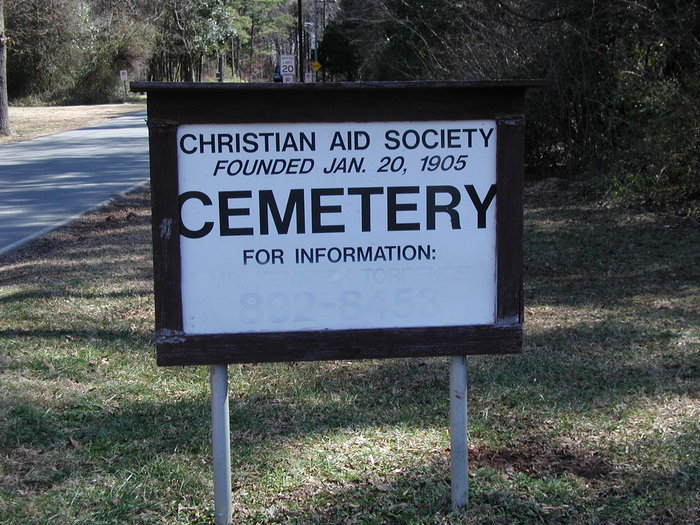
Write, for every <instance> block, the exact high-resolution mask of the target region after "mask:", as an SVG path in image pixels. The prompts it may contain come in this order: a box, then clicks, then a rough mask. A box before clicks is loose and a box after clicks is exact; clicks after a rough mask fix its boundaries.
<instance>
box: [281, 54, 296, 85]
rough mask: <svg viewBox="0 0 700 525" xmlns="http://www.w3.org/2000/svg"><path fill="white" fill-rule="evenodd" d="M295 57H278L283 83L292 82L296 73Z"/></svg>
mask: <svg viewBox="0 0 700 525" xmlns="http://www.w3.org/2000/svg"><path fill="white" fill-rule="evenodd" d="M296 60H297V57H296V56H295V55H280V73H281V74H282V79H283V80H282V81H283V82H284V83H289V82H294V76H295V74H296V71H297V66H296Z"/></svg>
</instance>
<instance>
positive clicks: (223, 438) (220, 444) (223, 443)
mask: <svg viewBox="0 0 700 525" xmlns="http://www.w3.org/2000/svg"><path fill="white" fill-rule="evenodd" d="M209 381H210V384H211V443H212V454H213V459H214V520H215V521H214V523H215V524H216V525H231V515H232V506H231V429H230V425H229V412H228V367H227V366H226V365H212V367H211V370H210V375H209Z"/></svg>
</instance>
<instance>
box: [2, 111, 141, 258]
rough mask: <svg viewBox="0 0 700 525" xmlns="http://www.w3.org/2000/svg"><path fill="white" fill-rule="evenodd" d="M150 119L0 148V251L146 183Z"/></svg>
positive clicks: (131, 117)
mask: <svg viewBox="0 0 700 525" xmlns="http://www.w3.org/2000/svg"><path fill="white" fill-rule="evenodd" d="M145 118H146V114H145V112H139V113H132V114H131V115H127V116H125V117H119V118H116V119H113V120H109V121H107V122H103V123H102V124H98V125H95V126H90V127H88V128H83V129H77V130H73V131H66V132H65V133H58V134H56V135H50V136H48V137H43V138H39V139H35V140H30V141H27V142H20V143H16V144H7V145H4V146H0V254H3V253H7V252H9V251H11V250H14V249H16V248H18V247H19V246H21V245H22V244H24V243H26V242H28V241H30V240H32V239H34V238H36V237H38V236H40V235H42V234H44V233H46V232H48V231H50V230H52V229H54V228H56V227H57V226H60V225H62V224H65V223H66V222H68V221H70V220H71V219H73V218H75V217H77V216H78V215H80V214H82V213H84V212H85V211H87V210H89V209H92V208H95V207H97V206H99V205H100V204H102V203H104V202H106V201H108V200H109V199H110V198H111V197H112V196H114V195H116V194H118V193H123V192H124V191H126V190H128V189H130V188H132V187H134V186H137V185H138V184H142V183H144V182H146V181H147V180H148V129H147V128H146V122H145Z"/></svg>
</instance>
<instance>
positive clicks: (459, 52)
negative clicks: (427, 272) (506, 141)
mask: <svg viewBox="0 0 700 525" xmlns="http://www.w3.org/2000/svg"><path fill="white" fill-rule="evenodd" d="M4 3H5V24H6V33H7V37H6V38H5V39H4V41H3V42H6V47H7V55H8V59H7V91H8V93H9V97H10V100H11V101H12V100H14V101H16V102H17V103H22V102H24V103H36V102H49V103H88V102H106V101H109V100H112V99H115V98H118V96H119V89H118V88H119V87H120V86H119V80H118V78H119V77H118V74H117V73H118V71H119V70H120V69H127V70H128V71H129V74H130V78H134V79H142V80H154V81H206V80H214V79H215V75H216V73H217V71H218V70H219V69H221V70H222V73H223V76H224V79H225V80H227V81H244V82H248V81H251V82H259V81H271V80H272V78H273V74H274V68H275V66H276V65H277V63H278V56H279V55H280V54H281V53H291V54H297V53H298V52H299V49H300V47H301V51H302V56H304V57H305V59H306V60H305V61H306V63H307V64H310V62H311V61H312V60H313V56H314V52H313V50H314V47H316V46H315V42H314V33H315V31H314V21H316V22H317V24H316V25H317V27H318V30H317V32H316V33H317V35H318V46H317V53H318V57H319V61H320V62H321V63H322V65H323V68H322V70H321V72H320V73H319V74H318V76H317V79H318V80H326V81H341V80H344V81H357V80H417V79H480V78H544V79H546V80H547V87H546V88H545V89H542V90H536V91H533V92H532V93H531V94H530V101H529V110H528V115H529V125H528V133H529V136H528V152H529V157H528V161H527V164H528V172H529V176H531V177H533V176H537V177H549V176H557V177H561V178H575V179H577V180H585V181H586V183H587V187H588V188H589V189H592V190H594V191H596V192H605V193H607V194H608V195H617V196H622V197H624V198H626V199H627V200H628V201H634V202H636V203H643V204H644V205H646V206H651V207H654V208H657V209H672V210H674V211H677V212H681V213H684V214H697V213H699V211H698V210H699V205H698V202H699V201H700V177H698V170H699V169H700V140H698V138H699V137H700V130H699V129H698V127H699V124H698V123H699V122H700V80H699V78H700V71H699V70H700V42H699V40H698V38H699V37H698V35H700V14H699V13H700V12H699V11H698V9H697V6H696V5H695V2H692V1H690V0H639V1H629V0H611V1H609V2H598V1H596V0H575V1H574V0H556V1H544V0H500V1H497V2H492V1H486V0H474V1H470V2H461V1H459V2H455V1H450V0H422V1H420V2H419V1H417V0H338V1H334V0H316V1H313V0H303V1H301V2H300V1H298V0H155V1H148V0H92V1H89V2H88V1H86V0H4ZM300 5H301V8H302V17H301V18H302V27H303V31H302V37H303V38H302V41H301V46H300V43H299V34H298V30H297V29H298V28H297V23H298V22H297V21H298V18H299V17H298V7H299V6H300ZM314 7H315V15H314V12H313V10H314ZM0 85H2V83H1V82H0ZM0 105H1V104H0Z"/></svg>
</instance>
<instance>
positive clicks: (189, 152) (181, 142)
mask: <svg viewBox="0 0 700 525" xmlns="http://www.w3.org/2000/svg"><path fill="white" fill-rule="evenodd" d="M185 139H192V140H197V137H195V136H194V135H192V134H191V133H188V134H186V135H183V136H182V137H180V150H181V151H183V152H185V153H187V154H188V155H190V154H192V153H196V152H197V146H194V147H193V148H192V149H187V148H186V147H185Z"/></svg>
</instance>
